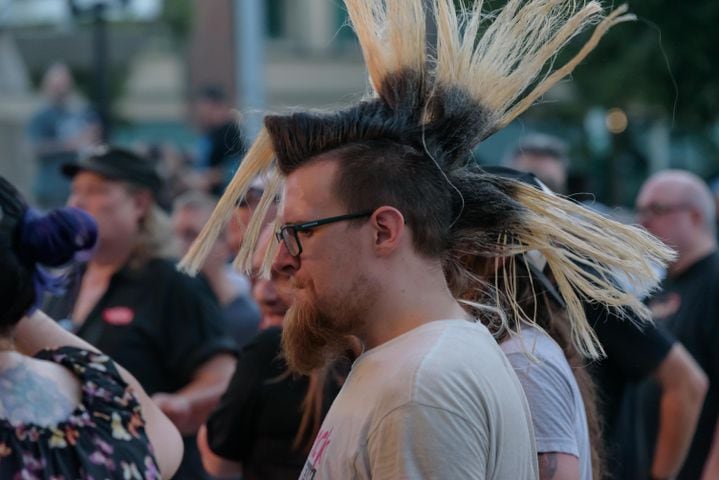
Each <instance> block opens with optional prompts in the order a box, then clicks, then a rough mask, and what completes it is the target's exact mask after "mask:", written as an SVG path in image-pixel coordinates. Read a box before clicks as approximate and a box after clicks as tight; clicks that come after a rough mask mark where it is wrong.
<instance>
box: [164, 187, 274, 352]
mask: <svg viewBox="0 0 719 480" xmlns="http://www.w3.org/2000/svg"><path fill="white" fill-rule="evenodd" d="M216 204H217V199H216V198H215V197H212V196H210V195H209V194H206V193H204V192H197V191H194V192H186V193H184V194H182V195H181V196H179V197H178V198H176V199H175V202H174V207H173V209H172V225H173V228H174V231H175V236H176V238H177V239H178V243H179V246H180V255H184V254H185V253H187V251H188V250H189V249H190V246H191V245H192V242H194V241H195V239H196V238H197V236H198V235H199V234H200V231H201V230H202V227H204V225H205V223H206V222H207V220H209V218H210V215H211V214H212V210H214V208H215V205H216ZM233 253H235V254H236V253H237V252H236V251H234V252H233V250H232V249H231V248H230V245H229V242H228V239H227V232H226V231H225V232H223V233H222V234H221V235H220V237H219V238H218V239H217V242H215V244H214V245H213V246H212V252H211V253H210V255H209V256H208V258H207V261H206V262H205V264H204V266H203V267H202V271H201V272H200V276H199V278H200V280H201V281H203V282H205V283H206V285H207V288H208V291H209V292H210V293H211V294H212V295H213V296H214V297H215V298H216V299H217V301H218V302H219V304H220V308H221V309H222V317H223V320H224V324H225V328H226V330H227V332H228V333H229V334H230V335H231V336H232V338H234V340H235V341H236V342H237V345H238V346H239V347H242V346H244V345H245V344H246V343H247V342H248V341H249V340H250V339H252V338H253V337H254V336H255V335H256V334H257V332H258V325H259V323H260V311H259V309H258V308H257V305H256V303H255V302H254V300H252V297H251V295H250V293H249V291H248V290H247V288H246V286H245V282H246V280H245V278H244V277H243V276H242V275H240V274H239V273H237V272H236V271H235V270H234V269H233V268H232V265H231V264H230V263H229V262H230V261H231V260H232V258H233V257H234V255H233Z"/></svg>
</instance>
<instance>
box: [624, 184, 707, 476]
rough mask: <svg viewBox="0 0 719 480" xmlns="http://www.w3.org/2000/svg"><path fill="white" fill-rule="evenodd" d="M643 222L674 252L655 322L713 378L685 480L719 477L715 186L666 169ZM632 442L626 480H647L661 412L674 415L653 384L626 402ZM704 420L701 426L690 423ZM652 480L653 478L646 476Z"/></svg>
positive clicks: (646, 199)
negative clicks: (630, 470)
mask: <svg viewBox="0 0 719 480" xmlns="http://www.w3.org/2000/svg"><path fill="white" fill-rule="evenodd" d="M636 207H637V217H638V218H637V219H638V220H639V222H640V223H641V224H642V225H644V227H646V228H647V230H649V231H650V232H651V233H653V234H654V235H656V236H657V237H659V238H660V239H661V240H662V241H663V242H664V243H666V244H667V245H669V246H671V247H672V248H674V249H675V250H676V252H677V259H676V261H675V262H673V263H672V264H671V265H669V266H668V270H667V278H666V280H665V281H664V282H663V284H662V289H661V291H660V292H659V293H658V294H657V295H655V296H654V297H653V298H651V299H650V300H649V306H650V308H651V310H652V313H653V316H654V320H655V321H656V322H657V324H659V325H661V326H663V327H664V328H666V329H667V330H669V331H670V332H671V333H672V334H674V335H675V336H676V337H677V339H678V340H679V341H680V342H681V343H682V344H683V345H684V346H685V347H686V348H687V350H688V351H689V352H690V353H691V354H692V356H693V357H694V358H695V359H696V360H697V362H698V363H699V365H700V366H701V367H702V369H703V370H704V371H705V372H706V374H707V376H708V379H709V390H708V392H707V395H706V398H705V400H704V405H703V407H702V410H701V413H700V416H699V421H698V423H697V429H696V432H695V433H694V436H693V438H692V439H691V446H690V449H689V453H688V455H687V457H686V460H685V462H684V466H683V467H682V469H681V470H680V472H679V474H678V475H677V476H676V478H677V479H680V480H681V479H692V480H697V479H703V480H708V479H717V478H719V435H718V434H717V418H718V416H719V253H717V242H716V223H715V208H716V207H715V205H714V200H713V198H712V195H711V192H710V191H709V188H708V187H707V185H706V184H705V183H704V182H703V181H702V180H701V179H700V178H699V177H697V176H696V175H694V174H692V173H689V172H686V171H681V170H665V171H662V172H659V173H657V174H655V175H653V176H652V177H651V178H649V179H648V180H647V181H646V182H645V183H644V185H643V186H642V188H641V191H640V192H639V196H638V198H637V202H636ZM625 405H626V406H627V409H628V410H629V414H628V415H627V417H626V418H627V423H628V425H627V428H628V430H627V432H628V433H629V434H630V435H629V436H628V437H627V441H628V442H635V443H634V447H637V448H638V450H637V451H636V452H632V451H631V448H632V445H627V449H625V451H626V453H627V455H628V456H633V457H634V459H635V468H636V470H635V471H634V472H633V473H630V474H629V476H627V477H626V478H643V477H642V476H641V475H642V474H643V475H646V472H647V471H648V470H647V467H646V465H641V463H642V462H643V461H644V462H646V460H647V458H651V457H652V452H653V450H654V448H655V443H656V438H657V430H658V428H657V425H658V420H657V419H658V418H659V415H660V412H664V411H665V410H666V409H668V408H671V407H670V406H668V405H665V404H664V403H662V402H660V401H659V395H658V389H657V386H656V384H654V383H653V382H644V383H643V384H640V385H638V386H637V387H636V389H635V390H634V391H632V392H631V393H630V394H628V395H627V397H626V403H625ZM686 420H687V421H696V419H689V418H688V419H686ZM644 478H645V477H644Z"/></svg>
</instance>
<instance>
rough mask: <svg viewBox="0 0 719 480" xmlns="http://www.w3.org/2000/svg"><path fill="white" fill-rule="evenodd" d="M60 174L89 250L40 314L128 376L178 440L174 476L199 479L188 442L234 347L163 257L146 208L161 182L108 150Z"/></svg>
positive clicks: (216, 316)
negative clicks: (93, 231)
mask: <svg viewBox="0 0 719 480" xmlns="http://www.w3.org/2000/svg"><path fill="white" fill-rule="evenodd" d="M62 172H63V173H64V174H65V175H67V176H68V177H70V178H71V179H72V188H71V195H70V199H69V201H68V202H69V204H70V205H71V206H74V207H77V208H80V209H82V210H85V211H87V212H88V213H90V214H91V215H92V216H93V217H95V219H96V220H97V223H98V245H97V249H96V251H95V253H94V256H93V257H92V259H91V260H90V261H89V262H88V263H87V264H84V265H79V266H78V267H77V269H76V270H74V271H72V272H71V273H70V277H71V286H70V288H69V289H68V292H67V294H66V295H64V296H62V297H57V296H56V297H50V298H48V299H47V301H46V304H45V309H46V311H47V312H48V313H49V314H50V316H51V317H53V318H57V319H64V320H62V321H63V322H64V323H65V324H66V325H67V326H68V327H69V328H70V329H72V330H73V331H74V332H76V333H77V335H79V336H80V337H82V338H83V339H85V340H87V341H88V342H90V343H91V344H93V345H94V346H96V347H98V348H99V349H101V350H102V351H104V352H106V353H107V354H108V355H110V356H111V357H113V358H114V359H116V360H117V362H118V363H120V364H121V365H123V366H125V368H127V369H128V370H129V371H130V372H131V373H132V374H133V375H135V376H136V377H137V379H138V380H139V382H140V383H141V384H142V386H143V387H144V388H145V389H146V390H147V392H148V394H150V395H152V396H153V399H154V400H155V402H156V403H157V405H158V406H159V407H160V408H161V409H162V411H163V412H165V413H166V414H167V416H168V417H170V419H171V420H172V421H173V422H174V423H175V425H176V426H177V427H178V429H179V430H180V432H181V433H182V434H183V435H185V436H186V437H188V438H187V439H186V455H185V458H184V459H183V465H182V467H181V469H180V472H179V473H178V475H177V476H176V477H175V478H192V479H196V478H202V475H203V473H202V471H201V470H198V469H201V465H200V462H199V456H198V454H197V449H196V447H195V444H194V438H192V437H194V435H195V433H196V431H197V429H198V428H199V426H200V425H201V424H202V423H203V422H204V420H205V419H206V416H207V415H208V414H209V412H210V410H211V409H212V408H213V407H214V406H215V404H216V402H217V401H218V399H219V396H220V395H221V394H222V392H223V391H224V389H225V388H226V386H227V383H228V382H229V379H230V377H231V375H232V372H233V369H234V364H235V357H234V354H235V352H234V343H233V342H232V340H231V339H230V338H229V337H227V336H226V335H225V333H224V330H223V328H222V324H221V316H220V312H219V309H218V307H217V304H216V303H215V302H214V301H213V300H212V299H211V297H210V296H209V295H208V294H207V292H206V290H205V289H203V288H202V287H201V286H200V284H199V283H198V281H197V280H196V279H192V278H190V277H188V276H186V275H183V274H181V273H180V272H178V271H177V270H176V268H175V266H174V263H173V262H172V261H171V260H170V259H171V258H173V257H174V255H175V249H174V247H173V243H174V242H173V234H172V230H171V227H170V223H169V219H168V218H167V215H166V214H165V213H164V212H162V210H160V208H159V207H158V206H157V205H156V202H155V194H156V192H157V191H158V190H159V189H160V187H161V180H160V178H159V176H158V175H157V173H156V172H155V170H154V169H153V168H152V166H151V164H150V163H149V162H148V161H146V160H145V159H143V158H142V157H140V156H138V155H136V154H135V153H133V152H131V151H129V150H124V149H121V148H115V147H101V148H98V149H95V150H94V151H92V152H91V153H90V154H89V155H87V156H85V157H82V158H81V159H79V160H78V161H76V162H71V163H67V164H65V165H63V167H62Z"/></svg>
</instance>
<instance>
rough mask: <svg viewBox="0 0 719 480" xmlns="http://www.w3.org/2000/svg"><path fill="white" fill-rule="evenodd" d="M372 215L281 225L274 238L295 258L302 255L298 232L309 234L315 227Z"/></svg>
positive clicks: (343, 216) (371, 211)
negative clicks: (282, 243)
mask: <svg viewBox="0 0 719 480" xmlns="http://www.w3.org/2000/svg"><path fill="white" fill-rule="evenodd" d="M373 213H374V210H369V211H367V212H362V213H350V214H347V215H339V216H337V217H327V218H320V219H318V220H312V221H309V222H305V223H289V224H287V225H282V226H281V227H280V229H279V230H278V231H277V232H275V237H276V238H277V241H278V242H284V244H285V247H287V251H288V252H289V254H290V255H292V256H293V257H297V256H299V255H300V254H301V253H302V244H301V243H300V237H299V235H298V233H299V232H309V231H311V230H314V229H315V228H317V227H321V226H322V225H327V224H330V223H335V222H344V221H346V220H355V219H358V218H363V217H369V216H370V215H372V214H373Z"/></svg>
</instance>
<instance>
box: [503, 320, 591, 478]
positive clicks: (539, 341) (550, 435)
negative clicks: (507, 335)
mask: <svg viewBox="0 0 719 480" xmlns="http://www.w3.org/2000/svg"><path fill="white" fill-rule="evenodd" d="M501 348H502V350H503V351H504V353H505V354H506V355H507V358H508V359H509V361H510V363H511V364H512V367H514V371H515V373H516V374H517V376H518V377H519V381H520V382H521V383H522V388H524V393H525V394H526V395H527V401H528V402H529V409H530V410H531V412H532V423H533V426H534V435H535V438H536V441H537V452H538V453H545V452H558V453H566V454H569V455H574V456H575V457H577V458H579V478H580V479H581V480H591V479H592V452H591V448H590V445H589V428H588V427H587V414H586V412H585V410H584V402H583V401H582V394H581V392H580V391H579V386H578V385H577V382H576V380H575V378H574V374H573V373H572V368H571V367H570V366H569V363H568V362H567V359H566V357H565V356H564V352H562V349H561V348H560V347H559V345H557V343H556V342H555V341H554V340H552V339H551V337H550V336H549V335H547V334H546V333H544V332H542V331H541V330H539V329H537V328H534V327H530V326H529V325H526V326H523V327H522V330H521V335H520V336H517V337H512V338H511V339H509V340H507V341H505V342H503V343H502V345H501Z"/></svg>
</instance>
